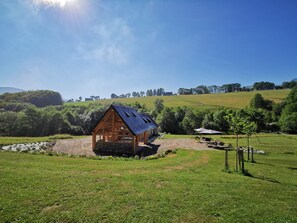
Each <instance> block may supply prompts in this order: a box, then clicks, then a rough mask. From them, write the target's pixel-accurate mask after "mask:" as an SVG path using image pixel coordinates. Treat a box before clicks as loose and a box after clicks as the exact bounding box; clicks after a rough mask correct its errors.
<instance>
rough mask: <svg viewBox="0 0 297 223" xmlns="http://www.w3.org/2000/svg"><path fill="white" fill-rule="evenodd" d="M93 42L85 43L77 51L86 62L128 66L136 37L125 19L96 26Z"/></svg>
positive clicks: (92, 29)
mask: <svg viewBox="0 0 297 223" xmlns="http://www.w3.org/2000/svg"><path fill="white" fill-rule="evenodd" d="M90 32H91V33H92V34H93V38H92V41H90V42H83V43H81V44H79V45H78V46H77V50H78V51H79V53H80V54H81V55H82V57H83V59H85V60H99V61H102V62H109V63H112V64H117V65H121V64H126V63H128V62H129V57H130V55H131V51H132V48H133V42H134V35H133V33H132V30H131V28H130V26H129V25H128V24H127V22H126V21H125V20H123V19H119V18H116V19H114V20H113V21H111V22H106V23H104V22H101V23H100V24H98V25H94V26H93V27H92V28H91V30H90Z"/></svg>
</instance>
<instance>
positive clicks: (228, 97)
mask: <svg viewBox="0 0 297 223" xmlns="http://www.w3.org/2000/svg"><path fill="white" fill-rule="evenodd" d="M289 92H290V90H269V91H257V92H236V93H225V94H204V95H177V96H162V97H161V96H160V97H158V96H157V97H142V98H119V99H107V100H100V101H97V102H92V101H87V102H71V103H66V104H65V105H88V104H90V103H95V104H96V103H97V104H100V105H110V104H111V103H112V102H114V101H118V102H121V103H124V104H132V103H135V102H139V103H140V104H146V106H147V108H148V109H153V108H154V101H155V100H156V98H162V99H163V100H164V105H165V106H166V107H173V108H177V107H178V106H180V107H182V106H187V107H189V108H192V109H196V110H207V109H210V110H216V109H218V108H220V107H227V108H245V107H246V106H248V105H249V103H250V100H251V99H252V98H253V97H254V95H255V94H256V93H260V94H261V95H262V96H263V97H264V98H265V99H270V100H273V101H274V102H281V101H282V100H283V99H284V98H286V97H287V95H288V93H289Z"/></svg>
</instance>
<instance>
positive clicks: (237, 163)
mask: <svg viewBox="0 0 297 223" xmlns="http://www.w3.org/2000/svg"><path fill="white" fill-rule="evenodd" d="M236 172H237V173H238V134H236Z"/></svg>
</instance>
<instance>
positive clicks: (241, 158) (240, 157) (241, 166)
mask: <svg viewBox="0 0 297 223" xmlns="http://www.w3.org/2000/svg"><path fill="white" fill-rule="evenodd" d="M238 160H239V169H240V171H241V173H244V155H243V150H242V149H240V150H238Z"/></svg>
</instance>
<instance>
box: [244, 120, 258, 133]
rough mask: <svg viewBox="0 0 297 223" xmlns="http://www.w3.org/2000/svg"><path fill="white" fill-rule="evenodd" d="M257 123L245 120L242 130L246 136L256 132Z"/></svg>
mask: <svg viewBox="0 0 297 223" xmlns="http://www.w3.org/2000/svg"><path fill="white" fill-rule="evenodd" d="M256 130H257V124H256V123H255V122H245V123H244V126H243V129H242V132H243V133H244V134H246V135H247V136H251V135H252V134H254V133H256Z"/></svg>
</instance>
